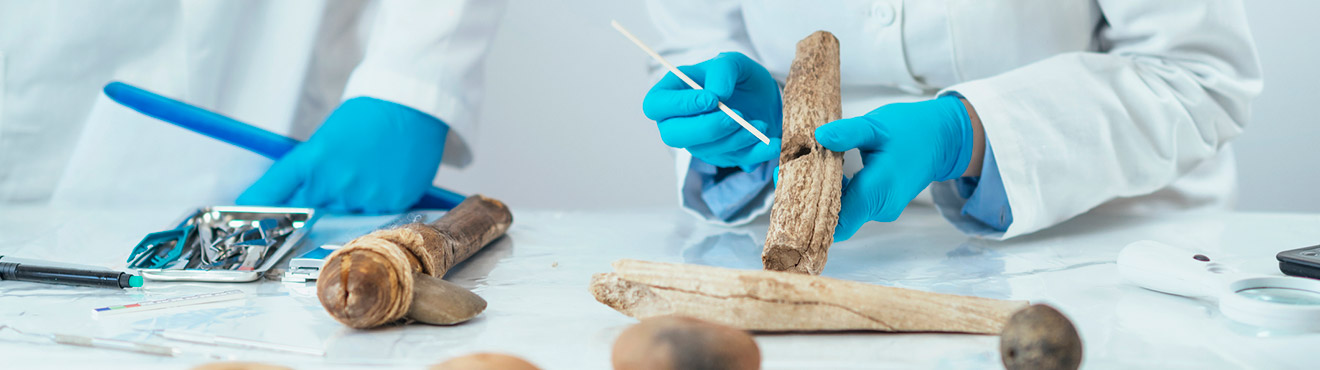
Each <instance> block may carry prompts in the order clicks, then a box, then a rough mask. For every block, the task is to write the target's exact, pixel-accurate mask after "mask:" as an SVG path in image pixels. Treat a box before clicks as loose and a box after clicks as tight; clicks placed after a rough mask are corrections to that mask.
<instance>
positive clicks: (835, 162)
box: [761, 31, 843, 275]
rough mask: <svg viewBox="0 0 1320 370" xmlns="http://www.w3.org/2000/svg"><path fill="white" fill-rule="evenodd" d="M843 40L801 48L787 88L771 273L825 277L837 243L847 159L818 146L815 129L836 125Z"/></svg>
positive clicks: (768, 253) (829, 38) (814, 40)
mask: <svg viewBox="0 0 1320 370" xmlns="http://www.w3.org/2000/svg"><path fill="white" fill-rule="evenodd" d="M839 99H840V98H839V40H837V39H835V38H834V35H832V34H830V33H829V32H825V31H816V33H813V34H811V36H807V38H805V39H802V41H799V42H798V44H797V57H796V58H795V59H793V65H792V67H791V68H790V69H789V72H788V82H787V83H786V84H785V85H784V138H783V147H782V149H781V150H780V154H779V184H778V185H777V186H776V188H775V203H774V207H773V208H771V211H770V231H769V232H768V233H767V234H766V237H765V250H764V251H763V252H762V253H761V261H762V263H763V264H764V265H765V269H766V270H774V271H790V272H797V273H804V274H812V275H820V272H821V270H823V269H825V257H826V253H827V251H828V250H829V248H830V243H832V242H833V241H834V226H835V225H836V224H838V222H839V197H840V195H841V194H842V189H841V186H842V181H843V153H839V152H835V151H831V150H829V149H825V148H824V147H822V146H820V144H818V143H816V135H815V133H816V128H817V127H820V126H821V125H824V124H826V123H829V122H831V121H834V120H837V119H839V118H840V117H841V116H842V112H843V108H842V103H841V102H840V100H839Z"/></svg>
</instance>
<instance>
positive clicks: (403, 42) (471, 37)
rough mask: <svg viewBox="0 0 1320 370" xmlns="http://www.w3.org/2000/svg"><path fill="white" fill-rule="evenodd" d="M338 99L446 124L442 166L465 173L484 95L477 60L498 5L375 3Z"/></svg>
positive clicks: (476, 1) (432, 0)
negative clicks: (375, 103)
mask: <svg viewBox="0 0 1320 370" xmlns="http://www.w3.org/2000/svg"><path fill="white" fill-rule="evenodd" d="M378 5H379V8H378V9H377V14H376V18H375V19H374V20H373V24H371V25H370V27H371V33H370V36H369V38H368V40H367V45H366V53H365V55H364V56H363V59H362V62H361V63H360V64H359V65H358V66H357V68H355V69H354V70H353V73H352V75H350V76H349V79H348V84H347V85H346V86H345V88H344V96H343V99H344V100H347V99H351V98H354V97H358V96H370V97H373V98H377V99H382V100H388V101H392V102H395V103H399V104H403V105H406V106H409V107H411V108H413V109H417V110H419V111H422V112H425V113H427V114H430V115H432V116H434V117H436V118H439V119H440V120H441V121H444V122H445V123H446V124H448V125H449V127H450V131H451V132H453V133H454V134H453V135H449V137H448V140H447V141H446V145H445V154H444V162H445V163H448V164H452V165H457V166H465V165H467V164H468V163H469V162H470V161H471V153H470V150H469V149H468V147H469V146H468V143H470V142H473V141H474V140H475V136H474V135H476V131H475V125H476V122H477V118H478V117H477V114H478V111H479V108H480V104H481V99H482V97H483V95H482V94H483V93H484V87H483V82H484V81H483V80H484V75H485V68H484V64H485V63H484V60H485V56H486V52H487V50H488V49H489V46H490V39H491V37H492V36H493V35H494V32H495V28H496V26H497V25H498V23H499V19H500V17H501V16H502V15H503V11H504V5H505V2H504V1H503V0H394V1H382V2H380V3H379V4H378Z"/></svg>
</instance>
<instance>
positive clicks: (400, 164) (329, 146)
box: [237, 97, 449, 213]
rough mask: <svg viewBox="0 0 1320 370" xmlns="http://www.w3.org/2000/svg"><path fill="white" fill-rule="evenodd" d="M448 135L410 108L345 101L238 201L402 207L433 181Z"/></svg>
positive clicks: (378, 209)
mask: <svg viewBox="0 0 1320 370" xmlns="http://www.w3.org/2000/svg"><path fill="white" fill-rule="evenodd" d="M448 133H449V126H448V125H446V124H445V123H444V122H442V121H440V120H439V119H436V118H435V117H432V116H430V115H428V114H426V113H422V112H419V111H417V110H414V109H412V108H408V107H406V106H403V105H399V104H395V103H392V102H388V101H384V100H380V99H374V98H367V97H360V98H353V99H349V100H348V101H345V102H344V103H343V104H340V106H339V108H337V109H335V111H334V113H331V114H330V117H328V118H326V120H325V123H323V124H321V128H319V129H317V130H316V133H315V134H313V135H312V137H311V139H308V140H307V142H305V143H302V144H299V145H298V146H297V147H295V148H294V149H293V151H290V152H289V154H287V155H285V156H284V157H283V158H280V160H279V161H276V162H275V164H274V165H272V166H271V167H270V169H269V170H267V171H266V174H264V175H262V176H261V178H260V179H257V182H255V183H253V184H252V186H251V187H249V188H248V189H247V191H244V192H243V194H242V195H240V196H239V197H238V201H237V203H238V204H250V205H287V206H295V207H316V208H321V209H325V210H329V211H332V212H354V213H358V212H361V213H398V212H402V211H405V210H407V209H408V207H409V206H411V205H412V204H414V203H416V202H417V200H418V199H421V197H422V193H423V192H424V191H425V190H426V189H427V188H429V187H430V186H431V180H432V179H434V178H435V172H436V170H437V169H438V168H439V167H440V159H441V156H442V155H443V154H444V150H445V136H446V135H448Z"/></svg>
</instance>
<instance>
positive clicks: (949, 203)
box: [932, 141, 1013, 235]
mask: <svg viewBox="0 0 1320 370" xmlns="http://www.w3.org/2000/svg"><path fill="white" fill-rule="evenodd" d="M951 181H952V182H953V183H954V184H955V185H956V188H950V187H938V186H937V187H933V188H932V192H947V191H950V190H952V189H956V190H957V196H952V195H948V194H941V195H940V196H936V197H934V198H935V200H936V203H935V206H936V207H938V208H939V210H940V213H941V214H945V215H947V217H948V218H949V220H950V221H951V222H952V223H953V225H954V226H955V227H957V228H958V229H959V230H962V231H963V232H964V233H967V234H972V235H982V234H990V233H996V232H1003V231H1005V230H1008V225H1012V224H1013V210H1012V208H1011V207H1009V204H1008V193H1006V192H1005V191H1004V181H1003V179H1001V178H1000V177H999V165H998V164H996V163H995V155H994V148H992V147H991V146H990V145H989V142H988V141H987V143H986V147H985V160H984V161H982V162H981V176H976V177H963V178H959V179H955V180H951ZM959 203H961V204H959Z"/></svg>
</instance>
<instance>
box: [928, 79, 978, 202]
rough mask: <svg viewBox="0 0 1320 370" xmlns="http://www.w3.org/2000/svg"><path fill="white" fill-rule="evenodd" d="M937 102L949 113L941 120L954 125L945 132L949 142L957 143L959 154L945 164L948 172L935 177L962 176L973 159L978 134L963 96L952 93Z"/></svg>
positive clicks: (943, 178) (936, 179) (945, 179)
mask: <svg viewBox="0 0 1320 370" xmlns="http://www.w3.org/2000/svg"><path fill="white" fill-rule="evenodd" d="M935 102H936V103H937V104H939V105H941V106H943V107H944V109H943V111H944V112H945V114H947V115H948V117H946V119H944V120H941V121H942V122H944V123H945V124H946V125H953V126H954V127H946V131H945V132H947V133H948V134H949V139H950V140H949V144H951V145H957V149H958V153H957V156H955V157H953V158H950V159H952V160H953V163H949V164H948V165H947V166H945V167H946V168H948V169H949V170H948V172H945V173H944V174H943V176H938V177H936V178H935V181H948V180H952V179H956V178H959V177H962V174H963V173H964V172H967V165H968V164H969V162H971V161H972V148H973V145H974V144H973V143H972V140H973V139H974V136H976V135H975V134H974V133H973V132H972V120H971V118H969V117H967V107H965V106H963V103H962V99H961V98H959V97H958V96H957V95H952V94H950V95H945V96H941V97H939V98H937V99H935Z"/></svg>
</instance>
